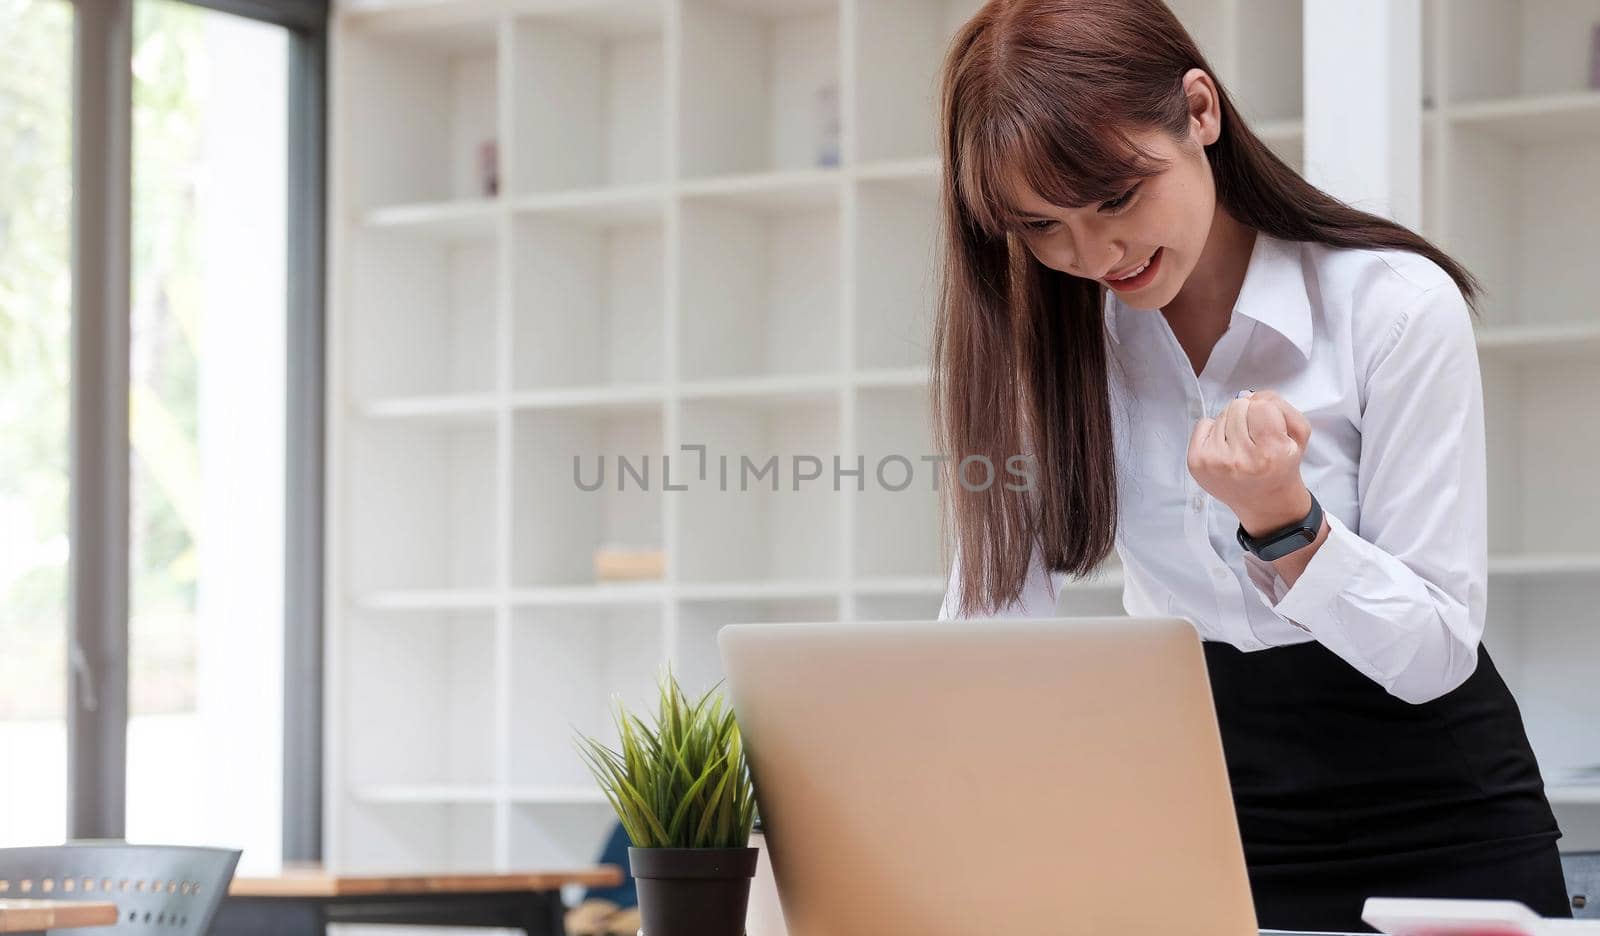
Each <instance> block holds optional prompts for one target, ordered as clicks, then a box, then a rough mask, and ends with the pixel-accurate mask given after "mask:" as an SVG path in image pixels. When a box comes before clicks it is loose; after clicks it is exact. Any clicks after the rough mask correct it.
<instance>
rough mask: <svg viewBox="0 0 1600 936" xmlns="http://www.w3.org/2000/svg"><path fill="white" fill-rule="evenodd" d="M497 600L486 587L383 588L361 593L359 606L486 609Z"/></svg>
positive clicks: (389, 608) (443, 609) (461, 609)
mask: <svg viewBox="0 0 1600 936" xmlns="http://www.w3.org/2000/svg"><path fill="white" fill-rule="evenodd" d="M496 600H497V599H496V594H495V592H494V590H493V589H487V588H473V589H464V588H462V589H455V588H436V589H427V588H414V589H384V590H382V591H376V592H371V593H368V594H366V595H363V596H361V597H360V598H359V599H358V600H357V602H356V605H357V607H359V608H361V609H362V610H365V611H485V610H491V609H493V608H494V606H495V604H496Z"/></svg>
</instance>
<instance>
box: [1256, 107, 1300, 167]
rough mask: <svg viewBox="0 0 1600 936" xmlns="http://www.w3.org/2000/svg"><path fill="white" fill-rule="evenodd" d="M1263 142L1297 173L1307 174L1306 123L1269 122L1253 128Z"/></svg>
mask: <svg viewBox="0 0 1600 936" xmlns="http://www.w3.org/2000/svg"><path fill="white" fill-rule="evenodd" d="M1251 129H1252V130H1254V131H1255V134H1256V136H1258V137H1260V138H1261V142H1263V143H1265V144H1267V148H1268V149H1270V150H1272V151H1273V152H1274V153H1276V154H1277V156H1278V158H1279V159H1281V160H1283V161H1284V162H1285V163H1287V164H1288V165H1289V166H1290V167H1291V168H1292V169H1294V170H1295V171H1296V172H1302V173H1303V172H1305V163H1306V127H1305V121H1303V120H1299V119H1294V120H1267V121H1262V122H1261V123H1257V124H1255V125H1253V126H1252V127H1251Z"/></svg>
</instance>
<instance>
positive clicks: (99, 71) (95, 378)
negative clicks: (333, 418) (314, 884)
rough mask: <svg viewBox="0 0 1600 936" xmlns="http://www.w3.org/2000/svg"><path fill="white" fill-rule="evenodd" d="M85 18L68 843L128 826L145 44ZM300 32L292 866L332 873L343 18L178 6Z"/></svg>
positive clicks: (289, 476) (290, 471)
mask: <svg viewBox="0 0 1600 936" xmlns="http://www.w3.org/2000/svg"><path fill="white" fill-rule="evenodd" d="M62 2H70V3H71V4H72V6H73V13H74V15H73V33H74V36H73V75H74V83H73V99H72V100H73V135H72V163H73V168H72V174H73V206H72V214H73V224H72V274H71V275H72V311H71V314H72V388H71V395H72V402H71V425H70V429H69V436H70V440H71V443H70V444H71V458H70V469H69V470H70V478H69V482H68V483H69V488H70V493H69V514H70V516H69V521H68V523H69V536H70V542H71V543H72V549H71V556H70V559H69V562H68V632H69V633H68V638H69V651H68V664H67V669H68V674H67V684H68V685H67V695H68V698H67V834H68V836H69V837H71V838H122V837H123V836H124V834H125V830H126V819H127V725H128V618H129V508H130V506H131V497H130V489H129V485H130V469H129V456H130V451H131V449H130V442H129V435H128V403H129V384H128V381H129V351H130V340H131V335H130V314H131V313H130V296H129V291H130V276H131V272H132V271H131V262H130V245H131V239H132V227H131V225H132V205H131V197H132V195H131V193H132V174H133V164H132V112H133V98H132V39H133V4H134V3H135V2H138V0H62ZM176 2H184V3H190V4H192V5H194V6H199V7H204V8H206V9H211V10H216V11H218V12H222V13H229V14H233V15H236V16H241V17H245V18H248V19H253V20H257V21H260V22H264V23H269V24H272V25H276V26H281V27H283V28H284V29H286V30H287V32H288V41H289V69H288V70H289V79H288V87H287V88H286V89H285V90H286V94H287V95H288V99H287V100H288V108H289V111H288V149H289V152H288V154H287V155H288V159H287V165H288V179H287V188H288V193H289V203H288V205H287V214H286V222H287V228H288V232H287V233H288V244H287V255H286V259H287V266H288V270H287V274H288V284H287V297H288V309H287V310H286V313H287V328H288V334H287V336H286V340H287V343H286V352H287V358H288V362H287V364H288V373H287V375H286V378H287V387H288V399H287V400H286V420H287V425H286V427H285V430H286V434H285V445H286V453H285V455H286V459H287V464H286V466H285V468H286V473H285V479H286V488H287V490H286V491H285V500H286V505H287V506H286V514H287V515H286V517H285V526H284V551H285V553H284V559H285V566H284V573H285V581H284V588H285V595H284V599H285V602H284V707H283V748H284V749H283V858H284V860H286V861H315V860H319V859H320V858H321V855H322V825H323V822H322V814H323V783H322V773H323V768H322V764H323V757H322V743H323V740H322V739H323V733H322V710H323V692H322V688H323V683H322V673H323V627H324V625H323V535H322V533H323V516H324V512H325V479H324V475H325V467H324V456H323V453H324V444H325V443H324V434H325V418H324V411H325V402H326V390H325V388H326V379H325V369H324V362H325V360H326V353H325V350H326V349H325V340H324V332H325V321H326V310H325V283H326V276H327V269H326V251H325V249H324V245H325V238H326V233H325V232H326V221H327V217H326V210H327V209H326V197H325V196H326V186H327V181H326V176H327V172H326V167H327V83H328V79H327V76H328V21H329V16H330V13H329V6H328V2H327V0H176Z"/></svg>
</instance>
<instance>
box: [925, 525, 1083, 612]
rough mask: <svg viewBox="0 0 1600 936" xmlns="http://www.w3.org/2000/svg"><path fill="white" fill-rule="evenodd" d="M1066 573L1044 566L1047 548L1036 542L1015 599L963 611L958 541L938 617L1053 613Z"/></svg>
mask: <svg viewBox="0 0 1600 936" xmlns="http://www.w3.org/2000/svg"><path fill="white" fill-rule="evenodd" d="M1066 577H1067V573H1065V572H1050V571H1048V570H1047V569H1045V566H1044V551H1043V550H1041V549H1040V548H1039V547H1038V545H1037V544H1035V546H1034V547H1033V556H1032V558H1031V559H1030V560H1029V563H1028V577H1027V578H1026V579H1025V580H1024V581H1023V583H1022V592H1021V594H1019V595H1018V596H1017V599H1016V600H1015V601H1012V602H1011V603H1010V604H1007V605H1006V606H1004V607H1002V608H999V609H997V610H996V611H994V612H992V613H989V614H981V615H963V614H958V613H957V611H956V609H957V607H958V606H959V604H960V599H961V548H960V545H959V544H958V545H957V547H956V550H955V555H954V556H953V557H952V559H951V561H950V580H949V583H948V585H946V587H945V593H944V602H943V603H942V604H940V605H939V620H941V621H954V620H966V619H970V618H972V617H985V618H1021V617H1052V616H1054V615H1055V611H1056V598H1057V597H1058V596H1059V595H1060V594H1061V587H1062V585H1063V584H1064V582H1065V579H1066Z"/></svg>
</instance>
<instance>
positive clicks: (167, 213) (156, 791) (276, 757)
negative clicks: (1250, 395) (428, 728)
mask: <svg viewBox="0 0 1600 936" xmlns="http://www.w3.org/2000/svg"><path fill="white" fill-rule="evenodd" d="M133 27H134V28H133V196H132V200H133V213H132V218H133V222H132V228H133V240H132V245H131V246H132V270H133V283H132V290H131V304H132V328H131V345H132V347H131V359H130V368H129V377H130V386H129V394H130V403H131V408H130V413H129V436H130V449H131V451H130V460H129V480H130V489H131V495H132V496H131V502H130V503H131V509H130V524H129V538H130V542H131V549H130V556H129V558H130V563H131V565H130V569H129V579H130V582H131V594H130V599H129V601H130V605H129V607H130V620H129V635H128V636H129V653H128V664H129V673H128V693H129V698H128V763H127V783H128V792H127V835H128V837H129V838H130V839H131V840H136V841H162V842H182V843H189V844H216V843H226V844H229V845H232V846H235V847H242V848H243V849H244V857H243V858H241V859H240V866H241V868H243V869H245V870H246V871H248V870H250V869H252V868H256V869H258V870H270V869H271V868H273V867H275V866H276V864H277V861H278V859H279V856H280V854H281V850H280V846H279V842H280V837H281V825H282V817H283V813H282V792H281V789H282V774H283V746H282V727H283V641H284V600H283V599H284V517H285V502H284V492H285V476H284V471H285V448H284V446H285V432H284V427H285V419H286V417H285V400H286V392H287V391H286V378H287V365H286V361H285V339H286V334H287V315H286V310H287V301H288V300H287V295H286V286H287V282H288V275H287V272H286V269H285V246H286V244H287V239H288V235H287V231H286V229H285V224H286V207H287V205H288V194H287V191H286V185H287V172H288V166H287V162H288V152H289V151H288V145H287V141H286V136H285V134H286V130H287V115H288V97H287V93H288V87H289V84H288V75H287V67H288V49H289V43H288V32H287V30H285V29H284V28H282V27H281V26H276V25H272V24H268V23H260V22H256V21H253V20H247V19H243V18H240V17H237V16H233V15H231V14H228V13H219V12H216V11H214V10H207V9H201V8H199V7H196V6H192V5H189V4H186V3H180V2H176V0H136V2H135V5H134V8H133Z"/></svg>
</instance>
